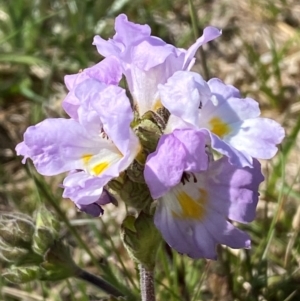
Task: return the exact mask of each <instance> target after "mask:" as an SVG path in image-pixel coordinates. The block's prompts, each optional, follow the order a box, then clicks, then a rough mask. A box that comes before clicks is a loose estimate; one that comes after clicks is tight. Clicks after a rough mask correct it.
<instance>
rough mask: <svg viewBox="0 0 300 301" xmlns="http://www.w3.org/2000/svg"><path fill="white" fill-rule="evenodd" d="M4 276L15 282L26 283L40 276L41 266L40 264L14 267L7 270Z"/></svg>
mask: <svg viewBox="0 0 300 301" xmlns="http://www.w3.org/2000/svg"><path fill="white" fill-rule="evenodd" d="M2 276H3V277H4V278H5V279H6V280H8V281H10V282H13V283H17V284H19V283H26V282H29V281H32V280H35V279H38V278H39V276H40V268H39V267H38V266H26V267H13V268H10V269H8V270H6V271H5V272H4V273H3V274H2Z"/></svg>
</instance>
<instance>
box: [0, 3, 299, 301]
mask: <svg viewBox="0 0 300 301" xmlns="http://www.w3.org/2000/svg"><path fill="white" fill-rule="evenodd" d="M192 2H193V7H194V8H193V9H192V12H194V14H193V18H191V17H190V12H189V6H188V3H187V1H184V0H176V1H158V0H153V1H147V0H134V1H126V0H123V1H122V0H118V1H117V0H115V1H92V0H85V1H81V0H72V1H71V0H65V1H62V0H46V1H42V0H14V1H1V2H0V210H5V211H20V212H23V213H26V214H28V215H30V216H33V214H34V211H35V209H36V208H37V207H38V206H39V205H40V204H46V205H47V207H48V208H49V209H51V210H52V211H54V212H55V214H56V215H57V216H58V218H59V220H60V222H61V224H62V228H63V230H62V235H63V236H64V238H65V241H66V242H67V243H68V244H70V245H71V247H72V254H73V257H74V260H75V261H76V263H77V264H78V265H80V266H81V267H82V268H85V269H87V270H89V271H91V272H92V273H94V274H96V275H99V276H101V277H103V278H104V279H106V280H107V281H109V282H110V283H112V284H113V285H114V286H115V287H117V288H119V289H120V290H121V291H123V292H125V293H126V292H128V291H130V292H131V293H132V294H133V295H134V296H138V291H139V288H138V285H139V280H138V273H137V267H136V266H135V264H134V263H133V262H132V261H131V260H130V258H129V257H128V255H127V253H126V250H125V249H124V247H123V246H122V243H121V241H120V238H119V228H120V224H121V222H122V217H124V215H125V210H124V208H123V206H122V205H121V206H120V207H119V208H109V209H107V210H106V212H105V216H104V217H103V218H101V219H91V218H90V217H88V216H86V215H85V214H83V213H77V212H76V210H75V209H74V207H73V205H72V204H71V202H70V201H68V200H64V199H62V197H61V194H62V190H61V189H59V188H57V185H58V184H59V183H60V182H61V180H62V178H61V177H52V178H48V177H47V178H44V177H41V176H39V175H38V174H36V172H35V171H34V169H33V168H31V167H30V166H27V167H24V166H23V165H22V164H21V162H20V158H17V157H16V156H15V152H14V147H15V145H16V144H17V143H18V142H20V141H21V140H22V134H23V132H24V131H25V129H26V127H28V126H29V125H31V124H35V123H37V122H39V121H40V120H42V119H44V118H45V117H47V116H55V117H57V116H64V115H63V113H62V111H61V110H60V109H58V108H59V106H60V102H61V101H62V99H63V97H64V91H65V90H63V88H62V85H63V77H64V75H65V74H71V73H76V72H78V71H79V70H80V69H82V68H85V67H88V66H90V65H92V64H94V63H96V62H98V61H100V60H101V57H100V56H99V55H98V53H97V51H96V49H95V48H94V47H93V46H92V45H91V44H92V39H93V36H94V35H96V34H100V35H101V36H103V37H104V38H108V37H110V36H112V35H113V32H114V30H113V20H114V18H115V16H116V15H118V14H119V13H121V12H124V13H126V14H127V15H128V17H129V19H130V20H132V21H134V22H136V23H147V24H149V25H150V26H151V28H152V34H153V35H157V36H159V37H161V38H162V39H164V40H166V41H168V42H169V43H175V44H176V45H177V46H178V47H184V48H187V47H188V46H189V45H191V44H192V43H193V42H194V37H195V34H196V35H199V34H198V33H201V31H202V29H203V27H204V26H206V25H215V26H219V27H222V28H223V36H222V37H221V38H219V39H218V40H217V41H214V42H213V43H210V44H209V45H207V46H205V48H204V52H203V53H199V59H198V64H197V65H196V68H195V69H196V70H197V71H200V72H201V73H202V74H203V76H206V74H209V75H210V77H213V76H217V77H220V78H221V79H223V80H225V81H226V82H227V83H230V84H234V85H235V86H237V87H238V88H240V90H241V91H242V93H243V94H244V95H249V96H251V97H254V98H255V99H256V100H258V101H259V102H260V105H261V108H262V114H263V115H265V116H267V117H271V118H273V119H276V120H277V121H278V122H280V123H282V124H283V126H284V127H285V129H286V138H285V140H284V142H283V144H282V146H281V147H280V151H279V154H278V155H277V156H276V157H275V158H274V159H273V160H272V161H270V162H268V163H266V162H263V168H264V174H265V176H266V181H265V184H264V185H263V186H262V187H261V191H260V193H261V200H260V203H259V207H258V210H257V219H256V220H255V221H254V222H253V223H251V224H249V225H245V226H241V228H243V229H245V230H246V231H247V232H248V233H249V234H250V235H251V237H252V244H253V246H252V249H251V250H250V251H245V250H240V251H238V252H235V251H232V250H230V249H228V248H223V247H220V248H219V249H218V252H219V260H218V261H217V262H213V261H205V260H196V261H193V260H191V259H189V258H187V257H185V256H181V255H179V254H177V253H176V252H174V251H172V250H170V249H169V248H168V247H167V246H165V245H162V246H161V248H160V250H159V253H158V257H157V262H158V264H157V269H156V289H157V300H170V301H176V300H184V301H197V300H225V301H226V300H243V301H254V300H274V301H287V300H298V299H299V298H300V291H299V282H300V272H299V260H300V252H299V243H300V239H299V230H300V211H299V210H298V207H299V205H300V193H299V191H300V187H299V182H300V181H299V173H300V164H299V153H300V149H299V148H300V144H299V130H300V114H299V113H300V112H299V111H300V109H299V108H300V98H299V92H300V91H299V81H300V71H299V64H300V51H299V45H300V44H299V43H300V30H299V28H300V19H299V14H298V15H297V13H295V12H299V10H300V8H299V4H298V3H297V1H296V0H294V1H293V0H290V1H288V0H286V1H281V0H276V1H271V0H265V1H263V0H252V1H249V2H248V1H241V2H240V3H234V4H232V5H229V4H228V1H222V0H221V1H204V0H202V1H201V0H197V1H196V0H194V1H192ZM195 11H197V14H195ZM201 60H202V63H201ZM297 64H298V65H297ZM297 66H298V69H297ZM297 210H298V211H297ZM7 267H8V265H7V263H5V262H0V269H5V268H7ZM104 297H105V294H103V293H102V292H101V291H99V290H98V289H97V288H94V287H92V286H91V285H89V284H86V283H85V282H82V281H80V280H77V279H69V280H64V281H61V282H43V283H42V282H37V281H35V282H30V283H27V284H23V285H13V284H11V283H8V282H5V281H4V280H3V279H2V278H1V277H0V300H4V301H15V300H24V301H25V300H26V301H27V300H47V301H54V300H55V301H56V300H57V301H58V300H101V298H104ZM134 298H135V297H132V299H134ZM136 300H138V297H136ZM132 301H134V300H132Z"/></svg>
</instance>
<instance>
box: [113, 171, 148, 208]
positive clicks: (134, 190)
mask: <svg viewBox="0 0 300 301" xmlns="http://www.w3.org/2000/svg"><path fill="white" fill-rule="evenodd" d="M108 186H109V188H110V189H112V190H113V191H114V192H115V193H116V194H118V195H119V197H120V198H121V199H122V200H123V201H124V202H125V203H126V205H127V206H130V207H133V208H135V209H136V210H137V211H140V210H142V209H144V208H146V207H149V206H150V205H151V203H152V201H153V199H152V197H151V195H150V191H149V188H148V186H147V185H146V184H143V183H137V182H134V181H132V180H131V179H130V178H129V177H128V175H127V174H126V173H124V174H122V176H120V177H118V178H116V179H114V180H112V181H110V182H109V183H108Z"/></svg>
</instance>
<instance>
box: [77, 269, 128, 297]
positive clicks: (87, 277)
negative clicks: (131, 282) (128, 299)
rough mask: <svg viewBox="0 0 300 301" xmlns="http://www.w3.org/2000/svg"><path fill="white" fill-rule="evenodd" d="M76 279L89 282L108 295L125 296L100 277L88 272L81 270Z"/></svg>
mask: <svg viewBox="0 0 300 301" xmlns="http://www.w3.org/2000/svg"><path fill="white" fill-rule="evenodd" d="M76 278H79V279H81V280H84V281H86V282H89V283H91V284H93V285H95V286H97V287H98V288H100V289H101V290H103V291H105V292H106V293H107V294H109V295H112V296H114V297H121V296H124V295H123V294H122V293H121V292H120V291H118V290H117V289H116V288H115V287H113V286H112V285H111V284H110V283H108V282H106V281H105V280H103V279H102V278H100V277H97V276H96V275H93V274H90V273H89V272H87V271H84V270H81V269H80V271H79V272H78V273H77V275H76Z"/></svg>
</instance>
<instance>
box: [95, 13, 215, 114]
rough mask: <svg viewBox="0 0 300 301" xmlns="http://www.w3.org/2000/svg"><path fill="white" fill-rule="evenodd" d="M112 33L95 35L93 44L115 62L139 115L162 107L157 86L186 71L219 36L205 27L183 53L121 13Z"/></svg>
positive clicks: (212, 29) (211, 28)
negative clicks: (114, 31) (106, 35)
mask: <svg viewBox="0 0 300 301" xmlns="http://www.w3.org/2000/svg"><path fill="white" fill-rule="evenodd" d="M115 30H116V34H115V35H114V37H113V38H112V39H109V40H108V41H106V40H104V39H102V38H101V37H99V36H96V37H95V38H94V45H96V46H97V50H98V52H99V53H100V54H101V55H103V56H104V57H106V58H108V57H111V56H114V57H116V58H118V59H119V61H120V64H121V66H122V70H123V73H124V75H125V77H126V80H127V83H128V87H129V90H130V92H131V95H132V97H133V102H134V105H135V107H136V109H137V111H138V112H139V114H140V116H142V115H143V114H144V113H146V112H147V111H149V110H153V111H157V110H158V109H159V108H161V107H162V104H161V102H160V98H159V95H158V90H157V86H158V84H164V83H166V82H167V80H168V78H169V77H170V76H172V75H173V74H174V73H175V72H176V71H178V70H190V68H191V67H192V66H193V64H194V62H195V58H194V56H195V53H196V51H197V49H198V48H199V47H200V46H202V45H203V44H205V43H207V42H209V41H211V40H213V39H215V38H217V37H219V36H220V35H221V31H220V30H218V29H217V28H215V27H206V28H205V29H204V31H203V36H202V37H200V38H199V39H198V40H197V41H196V43H195V44H193V45H192V46H191V47H190V48H189V49H188V50H184V49H179V48H176V47H174V46H173V45H170V44H167V43H165V42H164V41H163V40H161V39H160V38H158V37H154V36H151V30H150V27H149V26H148V25H139V24H134V23H131V22H129V21H128V20H127V17H126V16H125V15H123V14H122V15H119V16H118V17H117V18H116V21H115Z"/></svg>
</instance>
